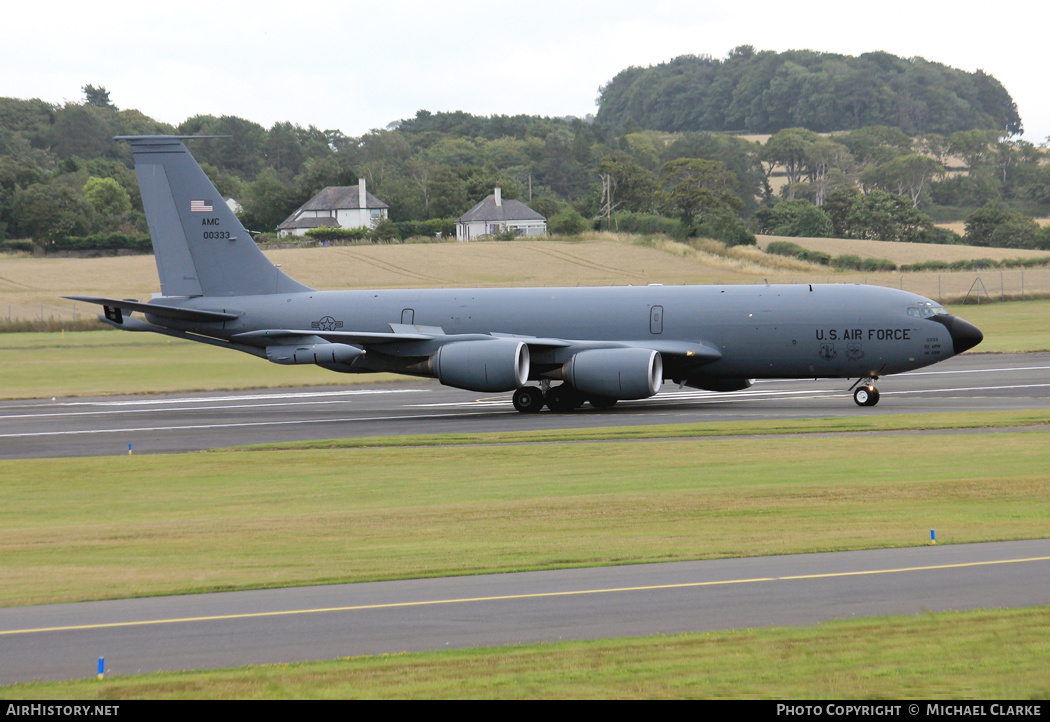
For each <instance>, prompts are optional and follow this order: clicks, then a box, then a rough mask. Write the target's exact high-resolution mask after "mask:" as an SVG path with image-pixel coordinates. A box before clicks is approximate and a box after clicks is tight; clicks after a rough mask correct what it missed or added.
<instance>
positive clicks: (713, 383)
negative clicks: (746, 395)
mask: <svg viewBox="0 0 1050 722" xmlns="http://www.w3.org/2000/svg"><path fill="white" fill-rule="evenodd" d="M675 382H676V383H684V384H685V385H686V386H690V387H692V388H694V389H702V390H704V391H743V390H744V389H746V388H750V387H751V384H753V383H755V380H754V379H720V378H717V377H714V376H695V377H693V378H689V379H685V380H684V381H679V380H678V379H675Z"/></svg>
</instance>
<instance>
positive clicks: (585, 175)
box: [0, 85, 1050, 248]
mask: <svg viewBox="0 0 1050 722" xmlns="http://www.w3.org/2000/svg"><path fill="white" fill-rule="evenodd" d="M599 115H600V114H599ZM170 133H174V134H179V135H228V136H231V137H230V138H224V139H202V140H197V141H193V142H192V151H193V153H194V155H195V157H196V158H197V159H198V160H199V161H200V162H201V164H202V166H203V167H204V169H205V172H206V173H207V174H208V175H209V177H210V178H211V179H212V180H213V182H214V183H215V184H216V187H217V188H218V189H219V191H220V193H222V194H223V196H224V197H233V198H236V199H237V200H238V201H239V202H240V204H241V206H242V209H243V210H242V212H241V218H242V221H243V222H244V223H245V225H246V227H248V228H249V229H251V230H253V231H260V232H263V233H272V232H273V231H274V229H275V227H276V226H277V225H278V224H279V223H280V222H281V221H282V220H284V218H286V217H287V216H288V215H289V214H290V213H292V212H293V211H294V210H295V208H297V207H298V206H300V205H301V204H302V203H304V202H305V201H306V200H308V199H309V198H310V197H312V196H313V195H314V194H316V193H317V192H318V191H319V190H321V189H322V188H324V187H325V186H330V185H334V186H340V185H354V184H356V183H357V179H358V178H359V177H364V178H365V179H366V181H367V183H368V189H369V191H370V192H372V193H373V194H375V195H376V196H378V197H379V198H381V199H382V200H383V201H385V202H386V203H387V204H388V205H389V206H390V216H391V221H392V222H393V223H395V224H399V225H398V226H397V228H395V229H393V230H391V229H386V228H385V229H382V230H383V233H381V234H378V236H379V237H384V238H387V237H403V236H404V235H405V234H413V233H417V232H418V233H422V234H426V233H429V234H430V235H433V233H435V232H437V233H447V232H448V230H449V229H450V228H451V227H452V226H451V220H452V219H454V218H456V217H457V216H459V215H461V214H462V213H464V212H465V211H466V210H468V209H469V208H470V207H471V206H472V205H474V204H475V203H476V202H478V201H479V200H481V199H482V198H484V197H485V196H486V195H488V194H490V193H491V192H492V189H493V187H494V186H495V185H496V183H499V184H500V186H501V187H502V193H503V197H504V198H507V199H519V200H522V201H523V202H525V203H526V204H527V205H529V206H530V207H532V208H533V209H535V210H537V211H538V212H540V213H541V214H543V215H544V216H546V217H547V218H548V219H549V225H550V229H551V230H552V232H562V233H576V232H580V231H582V230H584V229H587V228H591V227H599V228H611V229H619V230H625V231H636V232H642V233H656V232H661V233H668V234H670V235H675V236H678V237H682V238H687V237H690V236H697V235H701V236H707V237H713V238H718V239H722V240H725V241H726V242H728V243H748V242H753V233H755V232H760V233H775V234H779V235H834V236H843V237H858V238H881V239H884V240H925V241H935V242H953V241H955V240H957V238H956V237H955V236H954V234H951V233H950V232H947V231H943V230H941V229H938V228H936V227H935V226H934V225H933V223H934V219H936V220H938V221H944V220H956V219H960V220H961V219H969V218H972V219H973V223H972V224H971V226H968V230H967V235H966V240H968V241H971V242H978V243H985V244H994V245H1012V246H1015V247H1023V248H1032V247H1047V246H1046V239H1045V237H1044V236H1043V235H1042V231H1041V229H1039V228H1038V226H1037V225H1036V224H1035V222H1034V221H1032V220H1031V218H1030V216H1031V215H1033V214H1036V213H1042V214H1045V213H1047V212H1048V211H1050V166H1047V165H1044V164H1043V163H1042V162H1041V161H1042V158H1043V151H1042V149H1041V148H1038V147H1036V146H1034V145H1032V144H1030V143H1026V142H1024V141H1020V140H1015V139H1013V137H1012V136H1011V135H1010V134H1009V133H1007V132H1005V131H1002V130H997V129H991V130H980V129H976V130H960V131H953V132H952V133H949V134H938V133H932V132H930V133H925V134H921V135H918V136H912V135H909V134H907V133H905V132H903V131H902V130H901V129H900V128H897V127H892V126H865V127H861V128H855V129H852V130H849V131H847V132H840V133H834V134H818V133H816V132H814V131H813V130H811V129H806V128H802V127H790V128H784V129H782V130H780V131H778V132H776V133H774V134H772V135H771V136H770V137H769V138H768V139H765V140H763V141H761V142H756V141H753V140H746V139H744V138H742V137H738V136H732V135H726V134H719V133H712V132H704V131H682V132H674V133H669V132H664V131H659V130H643V129H641V128H639V127H637V125H636V124H631V123H626V124H624V125H622V126H617V125H611V124H608V123H605V122H601V120H600V119H599V120H595V119H581V118H548V117H539V116H525V115H518V116H490V117H482V116H473V115H470V114H468V113H463V112H453V113H431V112H428V111H425V110H421V111H419V112H418V113H417V114H416V115H415V117H413V118H408V119H404V120H401V121H398V122H395V123H392V124H391V125H390V126H388V127H387V128H384V129H375V130H372V131H370V132H368V133H365V134H363V135H361V136H359V137H351V136H347V135H345V134H343V133H342V132H341V131H338V130H332V129H324V130H322V129H319V128H317V127H314V126H308V127H305V128H304V127H301V126H299V125H294V124H292V123H275V124H274V125H273V126H272V127H270V128H264V127H263V126H261V125H259V124H257V123H254V122H252V121H249V120H245V119H242V118H238V117H234V116H223V117H215V116H208V115H199V116H194V117H192V118H189V119H187V120H186V121H184V122H182V123H180V124H179V125H178V126H170V125H166V124H163V123H160V122H157V121H155V120H153V119H151V118H149V117H147V116H145V115H144V114H142V113H141V112H139V111H137V110H122V109H119V108H117V107H116V106H115V104H114V103H113V102H112V101H111V99H110V97H109V93H108V91H107V90H106V89H105V88H96V87H94V86H91V85H86V86H85V87H84V98H83V100H82V101H81V102H76V103H65V104H64V105H53V104H49V103H46V102H44V101H41V100H37V99H34V100H20V99H14V98H0V242H3V241H4V239H8V240H7V243H8V247H10V243H11V242H18V241H17V239H33V241H35V242H37V243H39V244H43V245H46V246H50V247H55V248H59V247H85V244H86V245H87V246H91V244H92V243H94V244H96V247H112V246H114V245H115V244H119V243H120V238H121V236H123V237H125V238H127V239H128V242H127V244H126V245H128V246H131V245H134V244H135V243H138V244H142V243H143V239H144V237H145V236H146V234H147V228H146V223H145V218H144V215H143V212H142V202H141V198H140V197H139V190H138V184H137V181H136V178H135V173H134V170H133V163H132V159H131V152H130V148H129V147H128V146H127V145H126V144H123V143H118V142H114V141H113V140H112V138H113V136H115V135H142V134H170ZM774 189H776V190H775V191H774Z"/></svg>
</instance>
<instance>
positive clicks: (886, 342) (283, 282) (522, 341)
mask: <svg viewBox="0 0 1050 722" xmlns="http://www.w3.org/2000/svg"><path fill="white" fill-rule="evenodd" d="M186 139H187V137H186V136H122V137H119V138H117V140H122V141H126V142H128V143H130V144H131V148H132V151H133V154H134V159H135V170H136V173H137V175H138V181H139V187H140V188H141V190H142V202H143V206H144V207H145V211H146V219H147V221H148V223H149V229H150V236H151V238H152V241H153V250H154V252H155V254H156V261H157V272H158V274H159V276H160V293H159V294H154V296H153V298H152V299H151V300H149V301H148V302H139V301H135V300H127V299H124V300H121V299H113V298H99V297H95V296H67V297H66V298H70V299H74V300H78V301H86V302H89V303H95V304H99V305H101V306H102V307H103V310H104V313H102V314H100V315H99V318H100V319H101V320H102V321H104V322H105V323H108V324H110V325H111V326H115V327H116V328H119V329H124V330H126V331H150V332H154V333H160V334H164V335H167V336H173V337H175V338H182V339H188V340H191V341H198V342H201V343H207V344H211V345H213V346H219V347H222V348H230V349H234V350H237V351H243V352H245V353H249V354H252V355H254V356H258V357H260V358H264V359H267V360H269V361H271V362H273V363H277V364H316V365H318V366H321V367H323V368H326V369H329V370H331V371H337V372H341V373H372V372H381V371H386V372H394V373H399V374H408V375H414V376H425V377H434V378H437V379H438V380H439V381H440V382H441V383H442V384H445V385H448V386H452V387H456V388H461V389H469V390H471V391H479V392H505V391H513V392H514V395H513V401H514V407H515V408H516V409H517V410H518V411H520V412H523V413H532V412H537V411H540V410H541V409H542V408H544V407H546V408H548V409H550V410H551V411H556V412H567V411H571V410H573V409H576V408H579V407H580V406H582V405H583V404H585V403H589V404H590V405H591V406H593V407H595V408H599V409H602V408H607V407H610V406H612V405H613V404H615V403H616V402H617V401H618V400H622V399H644V398H648V397H650V396H653V395H654V394H656V393H657V392H658V391H659V390H660V387H661V385H662V384H663V382H664V381H665V380H671V381H673V382H675V383H677V384H679V385H685V386H690V387H693V388H697V389H706V390H710V391H739V390H742V389H746V388H747V387H749V386H750V385H751V384H752V383H753V382H754V380H755V379H780V378H841V379H856V381H855V382H854V383H853V385H852V386H851V387H850V388H851V389H852V390H853V392H854V393H853V398H854V401H855V402H856V403H857V404H858V405H860V406H874V405H875V404H876V403H878V401H879V392H878V389H877V388H876V387H875V381H877V380H878V379H879V377H880V376H883V375H886V374H895V373H900V372H903V371H911V370H913V369H917V368H921V367H923V366H928V365H930V364H933V363H937V362H938V361H943V360H945V359H947V358H951V357H952V356H955V355H957V354H960V353H962V352H964V351H966V350H967V349H970V348H972V347H974V346H976V345H977V344H978V343H980V342H981V341H982V340H983V338H984V337H983V335H982V333H981V331H980V330H979V329H978V328H977V327H976V326H974V325H973V324H970V323H968V322H966V321H964V320H962V319H961V318H958V317H956V316H953V315H952V314H950V313H948V312H947V311H945V310H944V308H942V307H941V306H940V305H939V304H937V303H935V302H934V301H931V300H930V299H928V298H923V297H922V296H918V295H916V294H914V293H907V292H905V291H900V290H896V289H891V288H882V287H878V286H866V285H848V284H792V285H728V286H662V285H647V286H615V287H604V288H473V289H472V288H461V289H411V290H371V291H370V290H348V291H317V290H314V289H312V288H309V287H308V286H305V285H303V284H301V283H299V282H298V281H295V280H294V279H292V278H291V277H289V276H288V275H286V274H285V273H284V272H283V271H281V270H280V269H279V268H277V267H276V266H274V265H273V264H272V263H270V261H269V260H267V259H266V257H265V256H264V255H263V253H262V252H261V251H260V250H259V247H258V246H257V245H256V243H255V241H254V240H253V239H252V237H251V235H250V234H249V233H248V231H247V230H245V228H244V226H243V225H241V223H240V221H239V220H238V219H237V217H236V216H235V215H234V213H233V211H231V210H230V209H229V208H228V207H227V205H226V204H225V203H224V202H223V199H222V197H221V196H220V195H219V192H218V191H217V190H216V189H215V186H214V185H213V184H212V183H211V181H210V180H208V177H207V176H206V175H205V174H204V171H203V170H201V167H200V165H198V163H197V162H196V161H195V160H194V158H193V156H192V155H191V154H190V152H189V151H188V150H187V148H186V146H185V144H184V143H183V141H184V140H186ZM135 313H140V314H142V315H143V316H144V320H143V319H140V318H136V317H133V315H132V314H135ZM530 382H535V383H534V384H533V383H530Z"/></svg>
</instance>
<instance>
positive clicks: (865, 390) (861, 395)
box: [853, 384, 879, 406]
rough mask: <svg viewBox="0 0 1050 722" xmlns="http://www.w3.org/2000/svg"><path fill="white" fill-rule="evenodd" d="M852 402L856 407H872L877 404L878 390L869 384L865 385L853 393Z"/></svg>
mask: <svg viewBox="0 0 1050 722" xmlns="http://www.w3.org/2000/svg"><path fill="white" fill-rule="evenodd" d="M853 401H854V402H855V403H856V404H857V406H874V405H875V404H877V403H879V390H878V389H877V388H875V387H874V386H873V385H871V384H865V385H864V386H861V387H859V388H858V389H857V390H856V391H854V392H853Z"/></svg>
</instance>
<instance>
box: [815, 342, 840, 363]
mask: <svg viewBox="0 0 1050 722" xmlns="http://www.w3.org/2000/svg"><path fill="white" fill-rule="evenodd" d="M838 355H839V352H838V351H836V350H835V344H833V343H822V344H820V357H821V358H822V359H824V360H825V361H831V360H832V359H833V358H835V357H836V356H838Z"/></svg>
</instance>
